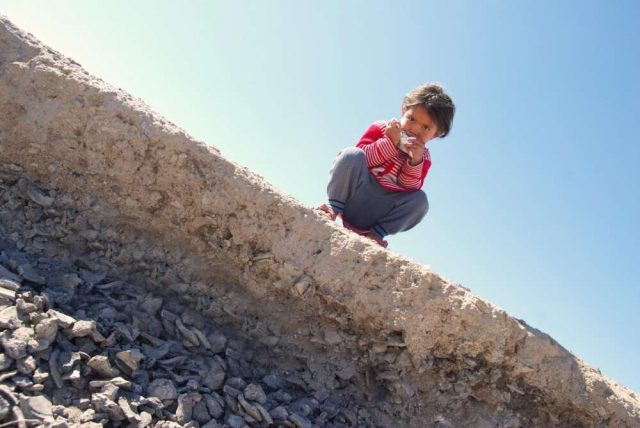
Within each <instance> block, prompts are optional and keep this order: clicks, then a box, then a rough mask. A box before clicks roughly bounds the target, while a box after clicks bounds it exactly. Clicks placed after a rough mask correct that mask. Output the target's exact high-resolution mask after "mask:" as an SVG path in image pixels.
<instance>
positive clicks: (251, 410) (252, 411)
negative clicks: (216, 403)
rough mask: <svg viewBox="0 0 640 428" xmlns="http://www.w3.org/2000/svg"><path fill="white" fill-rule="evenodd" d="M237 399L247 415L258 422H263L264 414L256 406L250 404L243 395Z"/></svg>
mask: <svg viewBox="0 0 640 428" xmlns="http://www.w3.org/2000/svg"><path fill="white" fill-rule="evenodd" d="M236 398H237V399H238V404H239V405H240V407H242V410H244V412H245V413H246V414H247V415H249V416H251V417H252V418H253V419H255V420H256V421H258V422H260V421H262V414H261V413H260V411H259V410H258V409H257V408H256V407H255V406H254V405H252V404H250V403H249V402H248V401H247V400H246V399H245V398H244V396H243V395H242V394H238V397H236Z"/></svg>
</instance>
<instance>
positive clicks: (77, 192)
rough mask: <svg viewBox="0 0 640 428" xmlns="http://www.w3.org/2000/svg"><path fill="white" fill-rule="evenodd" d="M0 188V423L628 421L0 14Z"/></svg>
mask: <svg viewBox="0 0 640 428" xmlns="http://www.w3.org/2000/svg"><path fill="white" fill-rule="evenodd" d="M214 143H215V142H214ZM0 192H2V196H1V198H0V202H1V203H2V206H1V208H0V221H1V222H0V238H2V241H1V242H2V246H1V247H0V248H1V249H2V254H1V255H0V263H1V264H2V266H3V267H4V269H2V270H0V285H2V286H1V287H0V290H2V291H1V292H0V296H2V301H1V302H2V303H0V305H1V306H0V307H1V308H2V309H1V310H2V314H3V315H2V320H3V321H2V322H3V323H4V324H2V326H1V327H2V329H3V331H2V339H1V340H2V346H3V354H2V356H1V357H0V367H1V373H2V374H1V375H0V376H2V379H3V386H2V389H0V397H2V400H3V401H0V417H1V418H3V419H1V420H2V422H5V421H11V420H12V419H11V418H20V417H21V415H23V416H25V417H27V418H29V419H34V418H35V419H38V418H40V419H44V418H46V419H47V420H49V421H56V422H51V423H53V424H61V425H64V424H65V423H67V422H65V421H70V423H75V422H78V421H83V423H84V422H87V423H88V422H94V423H100V422H104V421H106V420H108V421H110V423H111V424H113V425H118V424H123V423H124V424H127V423H131V424H135V425H138V426H149V425H153V424H155V425H156V426H163V424H172V423H173V424H175V423H179V424H190V425H191V426H200V425H204V424H206V423H209V424H211V425H210V426H215V425H216V424H227V425H228V426H242V425H243V424H247V425H249V426H268V425H269V423H270V422H273V423H274V424H280V425H283V426H311V424H315V425H318V426H358V425H362V426H372V425H373V426H504V427H507V426H510V427H516V426H637V425H640V401H639V400H638V398H637V397H636V396H635V394H634V393H632V392H631V391H629V390H627V389H626V388H624V387H623V386H620V385H617V384H615V383H613V382H611V381H610V380H608V379H607V378H605V377H604V376H602V375H601V374H600V373H599V372H598V371H596V370H594V369H592V368H591V367H589V366H587V365H586V364H585V363H584V362H583V361H581V360H580V359H579V358H578V357H576V356H574V355H573V354H571V353H570V352H568V351H567V350H565V349H564V348H562V347H561V346H560V345H559V344H557V343H556V342H555V341H553V339H551V338H550V337H548V336H547V335H545V334H544V333H541V332H539V331H537V330H535V329H534V328H532V327H530V326H528V325H526V324H524V323H523V322H521V321H519V320H516V319H513V318H512V317H510V316H509V315H508V314H507V313H505V312H504V311H503V310H501V309H499V308H497V307H495V306H493V305H491V304H490V303H487V302H485V301H482V300H481V299H479V298H477V297H476V296H474V295H472V294H471V293H469V292H468V291H467V290H465V289H464V288H462V287H459V286H458V285H456V284H453V283H451V282H449V281H447V280H446V279H444V278H441V277H439V276H438V275H437V274H435V273H433V272H431V271H430V270H429V269H427V268H426V267H424V266H421V265H419V264H416V263H414V262H412V261H410V260H408V259H406V258H403V257H402V256H399V255H396V254H393V253H391V252H387V251H384V250H382V249H380V248H378V247H376V246H375V245H372V244H371V243H370V242H368V241H367V240H365V239H363V238H359V237H356V236H353V235H351V234H349V233H348V232H346V231H344V230H342V229H341V228H339V227H337V226H336V225H333V224H329V223H328V222H327V221H325V220H323V219H322V218H321V217H319V216H317V215H316V214H315V213H313V211H311V210H310V209H308V208H307V207H304V206H302V205H301V204H299V203H298V202H297V201H295V200H293V199H292V198H290V197H287V196H285V195H283V194H281V193H279V192H278V191H277V190H276V189H274V188H272V187H271V186H270V185H269V184H268V183H265V182H264V181H263V180H262V179H261V178H260V177H258V176H256V175H255V174H253V173H251V172H250V171H248V170H246V169H244V168H242V167H239V166H237V165H235V164H233V163H231V162H229V161H227V160H226V159H224V158H223V157H221V156H220V155H219V153H217V151H216V150H215V149H214V148H213V147H211V146H208V145H206V144H204V143H202V142H198V141H194V140H193V139H192V138H191V137H189V136H188V135H186V134H185V133H184V132H183V131H182V130H180V129H178V128H176V127H175V126H174V125H173V124H171V123H169V122H168V121H166V120H165V119H163V118H162V117H160V116H158V115H157V114H156V113H154V112H152V111H150V110H149V108H148V107H147V106H146V105H145V104H144V103H143V102H142V101H140V100H138V99H135V98H133V97H131V96H130V95H128V94H126V93H124V92H122V91H121V90H119V89H117V88H113V87H111V86H109V85H108V84H106V83H105V82H103V81H101V80H99V79H97V78H95V77H93V76H91V75H89V74H88V73H87V72H86V71H84V70H83V69H82V68H81V67H80V66H79V64H77V63H75V62H73V61H72V60H70V59H67V58H65V57H63V56H62V55H60V54H58V53H57V52H55V51H53V50H51V49H50V48H47V47H46V46H44V45H42V44H41V43H40V42H38V41H37V40H35V39H34V38H33V37H31V36H30V35H28V34H25V33H24V32H22V31H20V30H19V29H17V28H16V27H14V26H13V25H12V24H11V23H10V22H9V21H8V20H6V19H4V18H2V19H1V20H0ZM165 351H166V352H165ZM174 391H175V392H174ZM34 408H35V410H34ZM3 409H5V410H3ZM96 415H97V416H96ZM260 418H262V419H260ZM16 423H17V421H16Z"/></svg>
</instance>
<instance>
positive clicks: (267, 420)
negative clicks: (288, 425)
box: [254, 404, 273, 426]
mask: <svg viewBox="0 0 640 428" xmlns="http://www.w3.org/2000/svg"><path fill="white" fill-rule="evenodd" d="M254 406H255V407H256V409H258V412H260V416H261V417H262V421H263V423H265V424H267V426H270V425H272V424H273V419H272V418H271V415H270V414H269V412H268V411H267V409H265V408H264V407H262V406H261V405H260V404H255V405H254Z"/></svg>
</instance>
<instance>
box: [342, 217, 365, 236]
mask: <svg viewBox="0 0 640 428" xmlns="http://www.w3.org/2000/svg"><path fill="white" fill-rule="evenodd" d="M342 225H343V226H344V227H345V229H349V230H350V231H352V232H354V233H357V234H358V235H361V236H367V235H368V234H369V232H370V230H369V229H360V228H357V227H355V226H354V225H352V224H351V223H349V222H348V221H347V220H345V219H344V217H342Z"/></svg>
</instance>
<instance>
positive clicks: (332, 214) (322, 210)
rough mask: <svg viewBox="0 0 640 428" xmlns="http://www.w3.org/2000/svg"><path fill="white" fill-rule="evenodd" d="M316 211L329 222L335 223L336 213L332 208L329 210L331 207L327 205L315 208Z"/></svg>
mask: <svg viewBox="0 0 640 428" xmlns="http://www.w3.org/2000/svg"><path fill="white" fill-rule="evenodd" d="M316 211H317V212H318V213H320V214H322V215H324V216H326V217H327V218H328V219H330V220H331V221H335V219H336V218H337V217H338V213H337V212H335V211H334V210H333V208H331V205H329V204H322V205H320V206H319V207H317V208H316Z"/></svg>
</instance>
